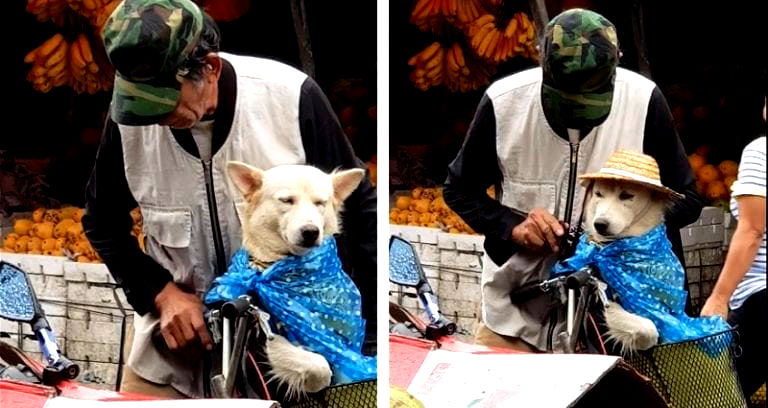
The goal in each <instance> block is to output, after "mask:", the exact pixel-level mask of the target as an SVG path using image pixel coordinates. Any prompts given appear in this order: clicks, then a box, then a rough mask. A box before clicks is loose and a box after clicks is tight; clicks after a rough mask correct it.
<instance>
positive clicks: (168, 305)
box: [155, 282, 213, 351]
mask: <svg viewBox="0 0 768 408" xmlns="http://www.w3.org/2000/svg"><path fill="white" fill-rule="evenodd" d="M155 307H156V308H157V311H158V313H160V332H161V333H162V335H163V339H165V343H166V344H167V345H168V348H169V349H171V350H173V351H176V350H181V349H183V348H185V347H187V346H189V345H191V344H194V343H197V342H198V341H199V344H202V345H203V346H204V347H205V348H206V349H207V350H211V349H212V348H213V342H212V341H211V337H210V336H209V335H208V329H207V328H206V326H205V322H204V321H203V303H202V302H201V301H200V298H198V297H197V296H195V295H193V294H191V293H187V292H184V291H182V290H181V289H179V287H178V286H176V284H175V283H173V282H169V283H168V284H167V285H165V287H164V288H163V290H161V291H160V293H158V294H157V296H156V297H155Z"/></svg>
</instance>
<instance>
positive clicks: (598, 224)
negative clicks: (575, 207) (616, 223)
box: [594, 218, 608, 235]
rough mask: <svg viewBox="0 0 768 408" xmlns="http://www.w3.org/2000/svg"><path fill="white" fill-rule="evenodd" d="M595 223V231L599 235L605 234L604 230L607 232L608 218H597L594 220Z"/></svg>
mask: <svg viewBox="0 0 768 408" xmlns="http://www.w3.org/2000/svg"><path fill="white" fill-rule="evenodd" d="M594 224H595V231H597V233H598V234H600V235H605V233H606V232H608V220H606V219H605V218H598V219H596V220H595V222H594Z"/></svg>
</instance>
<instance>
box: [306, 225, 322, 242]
mask: <svg viewBox="0 0 768 408" xmlns="http://www.w3.org/2000/svg"><path fill="white" fill-rule="evenodd" d="M319 236H320V229H319V228H317V226H315V225H305V226H303V227H301V246H303V247H310V246H313V245H315V244H316V243H317V237H319Z"/></svg>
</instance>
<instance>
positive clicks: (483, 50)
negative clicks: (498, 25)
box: [477, 30, 497, 57]
mask: <svg viewBox="0 0 768 408" xmlns="http://www.w3.org/2000/svg"><path fill="white" fill-rule="evenodd" d="M496 33H497V31H496V30H493V31H491V32H489V33H488V34H486V36H485V37H483V41H482V42H480V46H479V47H478V48H477V55H480V56H481V57H487V56H488V54H487V52H488V46H489V45H491V42H492V41H493V37H494V34H496Z"/></svg>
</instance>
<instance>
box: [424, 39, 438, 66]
mask: <svg viewBox="0 0 768 408" xmlns="http://www.w3.org/2000/svg"><path fill="white" fill-rule="evenodd" d="M440 48H441V47H440V43H439V42H437V41H435V42H433V43H432V44H430V45H429V46H427V48H425V49H424V51H422V52H421V54H420V55H421V56H420V57H419V58H420V59H421V60H422V61H428V60H429V59H431V58H432V56H433V55H435V53H436V52H437V50H439V49H440Z"/></svg>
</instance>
